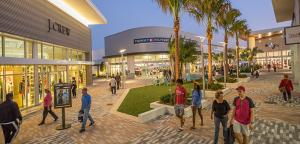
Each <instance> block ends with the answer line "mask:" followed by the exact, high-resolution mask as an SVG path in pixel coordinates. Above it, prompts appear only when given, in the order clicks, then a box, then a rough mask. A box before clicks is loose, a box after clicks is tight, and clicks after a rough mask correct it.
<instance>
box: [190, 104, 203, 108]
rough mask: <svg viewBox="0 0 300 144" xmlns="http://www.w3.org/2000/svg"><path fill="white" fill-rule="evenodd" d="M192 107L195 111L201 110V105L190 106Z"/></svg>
mask: <svg viewBox="0 0 300 144" xmlns="http://www.w3.org/2000/svg"><path fill="white" fill-rule="evenodd" d="M192 107H195V108H196V109H202V105H201V104H199V105H192Z"/></svg>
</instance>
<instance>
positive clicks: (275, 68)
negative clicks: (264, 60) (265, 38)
mask: <svg viewBox="0 0 300 144" xmlns="http://www.w3.org/2000/svg"><path fill="white" fill-rule="evenodd" d="M273 69H274V72H276V70H277V67H276V64H273Z"/></svg>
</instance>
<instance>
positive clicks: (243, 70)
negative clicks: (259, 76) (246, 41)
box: [240, 66, 251, 73]
mask: <svg viewBox="0 0 300 144" xmlns="http://www.w3.org/2000/svg"><path fill="white" fill-rule="evenodd" d="M240 72H241V73H251V67H249V66H245V67H241V68H240Z"/></svg>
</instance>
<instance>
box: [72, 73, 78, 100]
mask: <svg viewBox="0 0 300 144" xmlns="http://www.w3.org/2000/svg"><path fill="white" fill-rule="evenodd" d="M76 90H77V83H76V79H75V77H72V96H73V98H76Z"/></svg>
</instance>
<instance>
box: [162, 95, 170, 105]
mask: <svg viewBox="0 0 300 144" xmlns="http://www.w3.org/2000/svg"><path fill="white" fill-rule="evenodd" d="M170 101H171V95H170V94H167V95H163V96H161V97H160V102H161V103H163V104H167V103H170Z"/></svg>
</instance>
